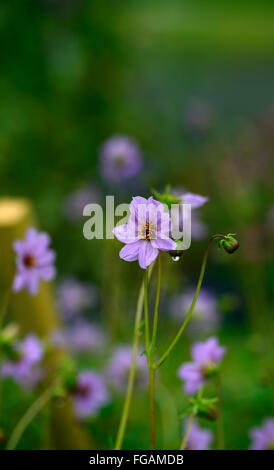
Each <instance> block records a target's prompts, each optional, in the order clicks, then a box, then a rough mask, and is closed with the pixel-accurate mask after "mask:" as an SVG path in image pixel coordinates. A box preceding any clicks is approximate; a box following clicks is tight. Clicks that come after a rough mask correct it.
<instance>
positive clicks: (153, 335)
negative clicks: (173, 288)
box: [151, 252, 162, 364]
mask: <svg viewBox="0 0 274 470" xmlns="http://www.w3.org/2000/svg"><path fill="white" fill-rule="evenodd" d="M161 280H162V256H161V252H159V260H158V283H157V293H156V300H155V309H154V318H153V331H152V341H151V363H152V364H153V361H154V355H155V346H156V339H157V328H158V316H159V313H158V312H159V302H160V293H161Z"/></svg>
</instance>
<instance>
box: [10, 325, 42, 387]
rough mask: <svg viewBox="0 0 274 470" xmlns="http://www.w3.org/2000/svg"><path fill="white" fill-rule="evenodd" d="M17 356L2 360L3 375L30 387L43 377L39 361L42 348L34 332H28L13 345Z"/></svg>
mask: <svg viewBox="0 0 274 470" xmlns="http://www.w3.org/2000/svg"><path fill="white" fill-rule="evenodd" d="M15 353H16V354H18V358H17V359H15V360H8V361H6V362H4V364H3V366H2V370H1V374H2V376H3V377H12V378H13V379H14V380H15V381H16V382H17V383H18V384H19V385H21V386H23V387H26V388H32V387H34V386H35V385H37V383H38V382H40V381H41V380H42V378H43V375H44V374H43V371H42V369H41V367H40V362H41V361H42V359H43V357H44V348H43V346H42V344H41V342H40V340H39V339H38V337H37V336H36V335H35V334H29V335H28V336H26V338H25V339H24V340H23V341H20V342H18V344H17V345H16V347H15Z"/></svg>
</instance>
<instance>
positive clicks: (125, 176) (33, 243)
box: [0, 108, 274, 449]
mask: <svg viewBox="0 0 274 470" xmlns="http://www.w3.org/2000/svg"><path fill="white" fill-rule="evenodd" d="M195 113H196V111H195V109H192V110H190V111H189V114H188V116H186V119H187V122H188V123H189V125H191V126H192V127H193V123H194V124H195V122H196V121H195V115H196V114H197V113H196V114H195ZM199 114H201V113H199ZM203 116H204V117H203V119H202V121H201V122H199V123H198V125H199V126H200V128H201V129H202V130H204V129H205V127H206V126H207V124H208V121H209V120H210V113H209V110H208V109H206V108H204V115H203ZM195 125H196V127H197V123H196V124H195ZM143 166H144V158H143V155H142V152H141V150H140V148H139V146H138V144H137V142H136V141H135V140H134V139H131V138H129V137H125V136H120V135H116V136H113V137H111V138H110V139H109V140H107V141H106V142H105V143H104V144H103V145H102V146H101V149H100V165H99V167H100V171H101V175H102V178H103V179H104V180H106V181H109V182H111V183H113V184H117V185H119V183H121V182H124V183H125V182H126V181H131V180H132V178H133V177H137V176H138V174H140V172H141V170H142V168H143ZM171 194H172V197H174V198H175V199H176V201H179V203H180V204H182V203H190V204H191V206H192V209H194V211H193V214H192V236H193V238H196V239H200V238H203V237H204V236H205V235H206V233H207V227H206V226H205V225H204V223H203V222H202V221H201V220H200V216H199V212H198V211H197V209H199V208H200V207H202V206H203V205H204V204H205V203H206V202H207V201H208V198H207V197H203V196H199V195H195V194H192V193H189V192H187V191H185V190H184V189H176V190H173V191H172V192H171ZM158 196H159V200H161V195H159V194H158ZM165 196H166V195H165V194H164V195H163V197H165ZM101 198H102V194H101V193H100V190H99V189H98V187H97V186H96V185H92V184H86V185H84V186H83V187H82V188H80V189H78V190H77V191H76V192H75V193H73V194H70V195H69V196H68V197H67V199H66V201H65V205H64V212H65V214H66V216H67V217H68V218H69V219H70V220H72V221H78V220H80V218H81V217H82V214H83V207H84V206H85V205H86V204H88V203H91V202H99V201H100V200H101ZM134 199H138V198H134ZM139 199H144V198H139ZM150 199H152V200H153V198H150ZM150 199H149V200H150ZM149 200H147V201H149ZM135 203H136V201H135V202H134V200H133V203H132V204H135ZM153 203H154V204H159V202H157V201H155V200H153ZM178 223H179V224H180V220H179V221H178ZM119 230H120V229H119ZM120 232H121V230H120ZM120 232H119V233H118V236H117V234H116V236H117V238H119V235H120V236H121V237H122V238H123V234H122V233H120ZM119 239H120V238H119ZM121 241H123V242H124V243H126V241H124V240H123V239H122V240H121ZM50 242H51V240H50V237H49V235H48V234H46V233H39V232H38V231H37V230H36V229H35V228H32V227H31V228H29V229H28V230H27V232H26V234H25V238H24V240H16V241H14V250H15V253H16V255H17V258H16V275H15V278H14V284H13V290H14V292H18V291H20V290H22V289H27V290H28V291H29V293H30V295H36V294H37V293H38V292H39V283H40V281H41V280H43V281H51V280H52V279H54V278H55V276H56V269H55V252H54V251H53V250H52V249H50ZM172 243H173V242H172ZM125 249H127V248H126V247H124V248H123V249H122V250H121V252H122V251H123V250H125ZM154 249H155V248H154ZM159 249H160V250H161V249H163V248H159ZM169 249H170V248H169ZM166 251H167V250H166ZM127 256H128V255H127ZM133 258H134V257H132V259H126V257H124V259H126V260H127V261H132V260H134V259H136V257H135V258H134V259H133ZM148 264H149V263H148ZM140 265H141V264H140ZM141 267H146V263H144V266H141ZM193 294H194V289H193V288H191V287H190V288H189V289H187V290H186V291H185V292H184V293H183V294H179V295H177V296H175V297H174V298H173V299H171V301H170V305H169V310H170V312H171V314H172V316H173V317H174V318H175V319H176V320H177V319H179V320H182V319H183V318H184V317H185V316H186V314H187V311H188V308H189V306H190V304H191V301H192V299H193ZM57 302H58V306H59V310H60V313H61V319H62V327H61V328H59V329H57V330H56V331H53V332H52V335H51V337H50V338H45V339H43V340H41V339H39V338H38V337H37V335H36V334H34V333H30V334H28V335H27V336H26V337H25V338H23V339H19V336H18V333H19V332H18V330H17V328H16V326H14V325H13V324H8V325H7V326H6V327H5V328H4V329H2V331H1V334H0V347H1V350H2V351H3V355H4V361H3V363H2V364H1V375H2V376H3V377H4V378H12V379H13V380H14V381H15V382H17V384H18V385H19V386H20V387H23V388H24V389H27V390H33V389H34V388H35V387H37V386H39V384H40V383H42V382H43V381H44V380H45V379H46V378H47V374H48V373H49V371H48V368H47V355H48V354H50V352H51V350H52V349H56V348H57V349H58V348H60V349H62V350H63V349H64V350H67V351H69V353H70V358H66V359H64V360H63V361H61V362H60V364H59V368H58V374H57V375H58V377H57V379H58V380H57V382H56V390H55V392H54V393H55V396H56V398H59V399H60V398H61V399H65V398H66V397H67V396H68V395H70V396H71V398H72V401H73V404H74V410H75V416H76V417H77V418H78V419H81V420H82V419H85V418H88V417H94V416H96V415H97V414H98V413H99V411H100V409H101V408H102V407H104V406H106V405H107V404H108V403H109V402H110V401H111V399H112V395H113V394H115V393H116V394H122V393H123V392H124V391H125V389H126V386H127V380H128V373H129V370H130V367H131V360H132V350H131V347H130V346H128V345H121V344H120V345H118V346H117V347H116V348H115V349H114V350H113V349H112V347H111V345H110V341H109V339H108V336H107V334H106V333H105V331H104V330H103V329H102V327H101V326H100V325H99V324H98V323H95V322H90V321H89V320H87V318H86V317H87V316H86V315H85V314H86V312H89V313H90V312H91V311H92V310H93V309H95V308H96V307H97V302H98V295H97V290H96V288H95V287H94V286H92V285H90V284H86V283H83V282H80V281H79V280H77V279H74V278H73V277H67V278H65V279H63V280H61V281H60V283H59V286H58V295H57ZM219 324H220V314H219V309H218V302H217V299H216V297H215V295H214V294H213V293H212V292H211V291H208V290H206V289H202V290H201V292H200V295H199V298H198V301H197V305H196V308H195V311H194V312H193V317H192V319H191V321H190V325H189V328H188V334H189V335H190V336H192V335H195V337H197V335H200V334H202V335H208V334H210V333H212V332H215V331H216V329H217V328H218V326H219ZM105 351H107V352H108V357H107V358H106V357H102V358H101V359H102V360H101V361H99V363H100V364H102V365H101V370H100V371H99V372H98V371H97V370H96V371H95V370H93V369H86V368H85V369H84V370H80V371H79V370H78V367H77V360H76V359H77V358H76V357H74V356H77V355H79V354H90V353H92V356H95V357H99V356H100V355H101V356H104V354H102V352H105ZM225 352H226V350H225V348H224V347H222V346H220V345H219V343H218V339H217V338H216V337H210V338H208V339H206V340H205V341H204V342H196V343H194V344H193V345H192V348H191V356H192V361H191V362H188V363H184V364H182V365H181V367H180V369H179V371H178V376H179V378H180V379H181V380H183V382H184V391H185V393H186V394H190V395H195V394H197V393H198V395H199V391H200V389H201V387H203V386H204V385H206V384H207V383H208V381H210V380H211V378H212V377H213V376H214V374H216V373H217V372H218V370H219V367H220V364H221V361H222V358H223V356H224V355H225ZM71 358H72V359H71ZM136 369H137V374H136V384H137V387H138V388H139V389H142V388H145V387H146V386H147V382H148V377H147V365H146V357H145V355H143V354H142V351H141V349H140V350H139V352H138V355H137V364H136ZM195 400H196V399H194V401H195ZM197 400H198V398H197ZM197 400H196V401H195V404H197V403H198V401H197ZM201 400H202V399H201ZM201 403H202V404H205V403H206V401H205V400H204V401H203V400H202V401H201ZM201 403H200V404H199V406H200V405H201ZM195 406H196V405H195ZM186 426H187V421H186V422H185V423H184V424H183V429H185V428H186ZM250 435H251V439H252V445H251V448H252V449H265V448H273V446H274V419H272V418H268V419H266V420H265V421H264V423H263V426H262V427H261V428H255V429H253V430H252V431H251V434H250ZM212 441H213V434H212V432H211V431H210V430H207V429H202V428H200V426H199V424H198V422H197V421H194V422H193V424H192V427H191V430H190V433H189V436H188V442H187V448H188V449H208V448H209V447H210V446H211V443H212Z"/></svg>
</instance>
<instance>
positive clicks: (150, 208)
mask: <svg viewBox="0 0 274 470" xmlns="http://www.w3.org/2000/svg"><path fill="white" fill-rule="evenodd" d="M170 224H171V223H170V216H169V213H168V211H165V207H164V205H163V204H161V203H160V202H159V201H156V200H155V199H153V197H150V198H149V199H145V198H143V197H139V196H137V197H134V198H133V199H132V202H131V204H130V216H129V221H128V223H127V224H124V225H118V226H117V227H115V228H114V229H113V233H114V235H115V236H116V238H118V240H120V241H121V242H122V243H125V246H124V247H123V248H122V250H121V251H120V258H122V259H124V260H125V261H137V260H138V261H139V265H140V267H141V268H142V269H146V268H147V267H148V266H149V265H150V264H151V263H153V261H154V260H155V259H156V258H157V256H158V254H159V250H160V251H170V250H174V249H175V248H176V243H175V242H174V241H173V240H172V239H171V238H170V237H169V232H170Z"/></svg>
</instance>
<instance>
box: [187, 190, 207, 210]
mask: <svg viewBox="0 0 274 470" xmlns="http://www.w3.org/2000/svg"><path fill="white" fill-rule="evenodd" d="M181 199H182V203H183V204H191V209H198V208H199V207H202V206H203V205H204V204H205V203H206V202H208V197H206V196H200V194H194V193H184V194H182V195H181Z"/></svg>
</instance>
